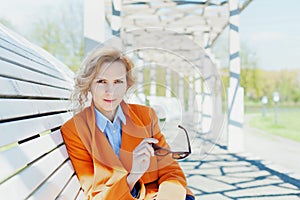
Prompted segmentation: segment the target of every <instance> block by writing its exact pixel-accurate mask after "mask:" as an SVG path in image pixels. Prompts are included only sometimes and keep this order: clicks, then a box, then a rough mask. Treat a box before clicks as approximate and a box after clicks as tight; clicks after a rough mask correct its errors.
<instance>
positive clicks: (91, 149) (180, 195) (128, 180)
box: [61, 47, 193, 200]
mask: <svg viewBox="0 0 300 200" xmlns="http://www.w3.org/2000/svg"><path fill="white" fill-rule="evenodd" d="M132 67H133V65H132V63H131V61H130V60H129V59H128V58H127V57H125V56H124V55H122V53H121V52H120V51H118V50H116V49H113V48H107V47H106V48H104V47H103V48H98V49H96V50H94V51H93V52H92V53H91V54H90V55H89V56H88V57H87V59H86V60H85V61H84V63H83V66H82V69H81V70H80V71H79V73H78V74H77V77H76V79H75V89H74V91H73V95H72V97H73V98H72V99H73V101H74V103H77V105H76V114H75V115H74V117H73V118H71V119H70V120H69V121H67V122H66V123H65V124H64V125H63V126H62V127H61V132H62V135H63V138H64V141H65V144H66V147H67V150H68V153H69V156H70V159H71V161H72V164H73V167H74V169H75V171H76V174H77V176H78V178H79V180H80V183H81V187H82V189H83V191H84V193H85V195H86V197H87V199H112V200H117V199H125V200H128V199H172V200H173V199H186V198H187V199H188V198H191V199H193V194H192V193H191V191H190V190H188V189H187V186H186V179H185V176H184V174H183V172H182V170H181V168H180V167H179V165H178V163H177V162H176V161H174V160H173V159H172V157H171V156H170V155H167V156H163V157H162V156H155V154H154V150H153V147H152V144H158V145H159V146H162V147H165V148H169V146H168V144H167V143H166V140H165V138H164V136H163V135H162V134H161V132H160V130H159V127H158V123H157V122H158V120H157V117H156V114H155V112H154V110H153V109H151V108H148V107H146V106H141V105H134V104H127V103H125V102H124V100H123V97H124V95H125V93H126V91H127V89H128V88H129V87H130V86H132V85H133V83H134V80H133V77H132V74H131V70H132ZM90 95H91V97H92V100H91V102H90V103H89V104H90V105H89V106H88V107H86V108H84V107H85V104H86V103H87V102H88V96H90ZM151 124H152V125H151ZM151 134H152V135H151Z"/></svg>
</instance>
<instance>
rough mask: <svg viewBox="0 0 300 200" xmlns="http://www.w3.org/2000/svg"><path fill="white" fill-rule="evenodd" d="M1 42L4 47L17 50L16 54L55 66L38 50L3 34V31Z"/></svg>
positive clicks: (13, 50)
mask: <svg viewBox="0 0 300 200" xmlns="http://www.w3.org/2000/svg"><path fill="white" fill-rule="evenodd" d="M0 44H1V46H2V47H5V49H8V50H9V51H12V52H15V53H16V54H19V55H22V56H23V57H25V58H28V59H30V60H35V61H37V62H39V63H42V64H43V65H45V66H50V67H53V66H51V65H50V63H49V62H48V61H47V60H46V59H45V58H43V57H42V56H41V55H39V54H38V53H37V52H36V51H33V50H32V49H30V48H29V47H28V46H27V45H26V44H20V43H19V42H17V41H15V40H14V39H12V38H10V37H7V36H6V35H3V34H1V32H0Z"/></svg>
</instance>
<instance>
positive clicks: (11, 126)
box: [0, 113, 72, 147]
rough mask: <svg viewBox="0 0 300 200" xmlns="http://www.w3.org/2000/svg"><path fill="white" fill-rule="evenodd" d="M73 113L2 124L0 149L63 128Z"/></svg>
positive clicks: (0, 126) (0, 127)
mask: <svg viewBox="0 0 300 200" xmlns="http://www.w3.org/2000/svg"><path fill="white" fill-rule="evenodd" d="M71 116H72V114H71V113H60V114H56V115H49V116H43V117H39V118H30V119H25V120H18V121H12V122H7V123H0V138H1V140H0V147H1V146H4V145H7V144H11V143H14V142H17V141H20V140H22V139H26V138H29V137H31V136H34V135H37V134H39V133H42V132H45V131H48V130H50V129H53V128H55V127H59V126H61V125H62V124H63V123H64V122H66V121H67V120H68V119H69V118H70V117H71Z"/></svg>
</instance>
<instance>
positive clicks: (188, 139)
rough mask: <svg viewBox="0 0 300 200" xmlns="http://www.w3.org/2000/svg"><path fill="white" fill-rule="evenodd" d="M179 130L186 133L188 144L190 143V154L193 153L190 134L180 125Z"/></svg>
mask: <svg viewBox="0 0 300 200" xmlns="http://www.w3.org/2000/svg"><path fill="white" fill-rule="evenodd" d="M178 128H181V129H182V130H183V131H184V132H185V135H186V138H187V142H188V148H189V153H191V152H192V149H191V143H190V138H189V134H188V133H187V131H186V129H185V128H183V127H182V126H181V125H178Z"/></svg>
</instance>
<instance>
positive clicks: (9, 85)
mask: <svg viewBox="0 0 300 200" xmlns="http://www.w3.org/2000/svg"><path fill="white" fill-rule="evenodd" d="M0 85H1V95H2V96H15V97H32V98H58V99H62V98H64V99H68V98H69V97H70V91H68V90H65V89H59V88H54V87H49V86H44V85H38V84H35V83H29V82H24V81H18V80H14V79H9V78H4V77H0Z"/></svg>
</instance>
